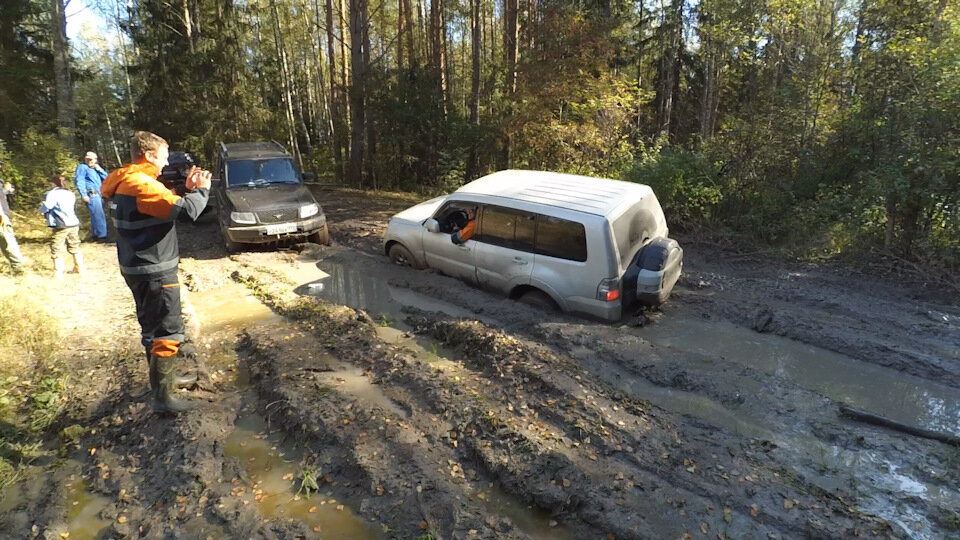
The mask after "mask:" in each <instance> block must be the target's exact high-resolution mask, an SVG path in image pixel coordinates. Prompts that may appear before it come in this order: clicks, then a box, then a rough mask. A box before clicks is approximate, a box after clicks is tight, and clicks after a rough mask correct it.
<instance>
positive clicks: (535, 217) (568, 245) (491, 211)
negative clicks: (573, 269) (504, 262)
mask: <svg viewBox="0 0 960 540" xmlns="http://www.w3.org/2000/svg"><path fill="white" fill-rule="evenodd" d="M475 239H476V240H477V241H478V242H485V243H487V244H492V245H495V246H503V247H505V248H510V249H516V250H519V251H527V252H530V253H536V254H538V255H548V256H550V257H557V258H560V259H568V260H571V261H580V262H583V261H585V260H587V237H586V232H585V231H584V228H583V224H581V223H577V222H575V221H569V220H566V219H560V218H555V217H550V216H544V215H541V214H533V213H530V212H523V211H521V210H512V209H509V208H502V207H498V206H485V207H484V208H483V215H482V219H481V220H480V231H479V233H478V234H477V236H476V237H475Z"/></svg>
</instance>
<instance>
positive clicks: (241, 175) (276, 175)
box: [227, 158, 300, 187]
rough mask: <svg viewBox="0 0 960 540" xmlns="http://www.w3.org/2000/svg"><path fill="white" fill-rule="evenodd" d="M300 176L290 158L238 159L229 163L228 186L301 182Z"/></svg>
mask: <svg viewBox="0 0 960 540" xmlns="http://www.w3.org/2000/svg"><path fill="white" fill-rule="evenodd" d="M299 183H300V176H299V175H298V174H297V169H296V168H295V167H294V166H293V160H291V159H289V158H272V159H255V160H254V159H250V160H236V161H230V162H228V163H227V187H254V186H264V185H271V184H299Z"/></svg>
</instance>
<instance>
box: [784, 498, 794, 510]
mask: <svg viewBox="0 0 960 540" xmlns="http://www.w3.org/2000/svg"><path fill="white" fill-rule="evenodd" d="M791 508H793V501H791V500H790V499H784V500H783V509H784V510H790V509H791Z"/></svg>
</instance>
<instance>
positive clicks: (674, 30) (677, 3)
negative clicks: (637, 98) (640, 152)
mask: <svg viewBox="0 0 960 540" xmlns="http://www.w3.org/2000/svg"><path fill="white" fill-rule="evenodd" d="M683 5H684V0H673V4H672V5H671V6H670V11H669V12H668V13H667V14H666V16H667V17H669V20H668V21H667V23H666V29H665V30H666V36H664V39H665V41H666V43H665V49H664V53H663V57H662V58H661V61H660V88H659V92H658V99H657V109H658V110H657V112H658V120H659V122H658V123H659V131H660V135H661V136H663V137H669V135H670V122H671V119H672V116H673V98H674V94H675V90H676V87H677V83H678V82H679V79H678V77H677V71H678V65H679V58H680V47H681V46H682V39H681V38H682V36H683Z"/></svg>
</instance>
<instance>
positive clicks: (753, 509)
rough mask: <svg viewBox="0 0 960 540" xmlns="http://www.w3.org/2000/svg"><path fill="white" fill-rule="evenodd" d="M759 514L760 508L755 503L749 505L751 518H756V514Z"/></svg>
mask: <svg viewBox="0 0 960 540" xmlns="http://www.w3.org/2000/svg"><path fill="white" fill-rule="evenodd" d="M759 513H760V508H759V507H758V506H757V505H756V503H754V504H751V505H750V515H751V516H753V517H757V514H759Z"/></svg>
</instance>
